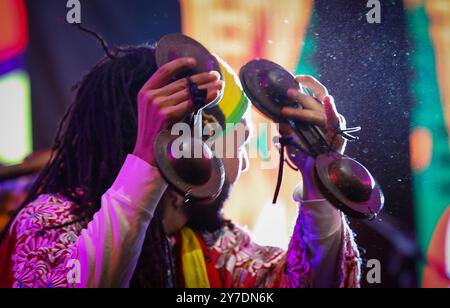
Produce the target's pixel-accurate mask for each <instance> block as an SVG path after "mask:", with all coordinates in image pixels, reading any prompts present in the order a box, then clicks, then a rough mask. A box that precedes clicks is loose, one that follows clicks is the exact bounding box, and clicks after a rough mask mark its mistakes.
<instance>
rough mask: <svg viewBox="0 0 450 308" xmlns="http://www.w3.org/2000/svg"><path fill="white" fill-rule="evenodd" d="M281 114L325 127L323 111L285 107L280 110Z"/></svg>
mask: <svg viewBox="0 0 450 308" xmlns="http://www.w3.org/2000/svg"><path fill="white" fill-rule="evenodd" d="M281 115H282V116H284V117H287V118H291V119H293V120H297V121H300V122H305V123H309V124H313V125H318V126H320V127H325V115H324V114H323V112H318V111H315V110H308V109H295V108H290V107H286V108H283V109H282V110H281Z"/></svg>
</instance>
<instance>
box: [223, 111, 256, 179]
mask: <svg viewBox="0 0 450 308" xmlns="http://www.w3.org/2000/svg"><path fill="white" fill-rule="evenodd" d="M239 126H240V127H239V128H238V129H236V130H234V131H233V132H231V133H229V134H228V135H227V136H226V137H225V138H224V139H225V140H224V145H225V146H224V148H225V149H226V147H227V146H228V145H233V154H234V155H233V156H232V157H225V158H223V159H222V161H223V164H224V168H225V177H226V180H227V182H228V183H229V184H230V185H231V186H233V185H234V184H235V183H236V182H237V181H238V180H239V177H240V175H241V173H242V172H245V171H247V170H248V168H249V167H250V165H249V160H248V153H247V149H246V145H247V144H248V142H249V140H250V135H251V132H250V127H249V125H248V120H247V119H244V120H243V121H242V122H241V125H239ZM225 153H226V150H225ZM224 156H225V155H224Z"/></svg>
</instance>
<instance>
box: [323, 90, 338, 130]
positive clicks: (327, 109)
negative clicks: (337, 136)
mask: <svg viewBox="0 0 450 308" xmlns="http://www.w3.org/2000/svg"><path fill="white" fill-rule="evenodd" d="M323 106H324V113H325V120H326V128H327V130H329V131H332V132H334V131H335V130H336V129H339V128H340V124H341V120H340V117H339V116H340V115H339V113H338V112H337V110H336V105H335V104H334V99H333V97H332V96H330V95H327V96H325V98H324V100H323Z"/></svg>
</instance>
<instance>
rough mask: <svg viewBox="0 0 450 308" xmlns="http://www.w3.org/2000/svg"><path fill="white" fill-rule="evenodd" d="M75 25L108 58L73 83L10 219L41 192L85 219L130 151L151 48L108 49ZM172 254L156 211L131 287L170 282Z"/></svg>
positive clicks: (151, 63)
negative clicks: (49, 144)
mask: <svg viewBox="0 0 450 308" xmlns="http://www.w3.org/2000/svg"><path fill="white" fill-rule="evenodd" d="M79 28H80V29H81V30H82V31H85V32H88V33H90V34H92V35H95V37H96V38H97V39H98V40H99V41H100V42H101V43H102V46H103V48H104V49H105V52H106V55H107V56H106V57H105V58H103V59H102V60H101V61H100V62H99V63H98V64H97V65H95V66H94V68H93V69H92V70H91V71H90V72H89V73H88V74H87V75H86V76H85V77H84V78H83V79H82V80H81V81H80V82H79V83H78V84H77V85H76V86H75V87H74V90H76V97H75V100H74V102H73V103H72V104H71V105H70V107H69V108H68V110H67V112H66V114H65V115H64V117H63V119H62V121H61V122H60V124H59V128H58V132H57V134H56V137H55V140H54V146H53V151H52V153H53V154H52V157H51V160H50V161H49V163H48V164H47V166H46V167H45V168H44V170H43V171H42V172H41V173H40V175H39V177H38V178H37V180H36V182H35V183H34V185H33V186H32V188H31V190H30V191H29V194H28V196H27V197H26V199H25V201H24V202H23V203H22V205H21V206H20V208H19V209H18V211H17V212H16V213H15V214H14V215H13V218H12V220H11V222H12V221H13V220H14V218H15V217H16V216H17V215H18V213H19V212H20V211H21V210H22V209H23V208H24V207H26V206H27V205H28V204H29V203H30V202H33V201H34V200H36V198H37V197H38V196H39V195H41V194H61V195H63V196H64V197H66V198H68V199H70V200H71V201H73V202H74V203H75V204H77V206H78V207H77V210H76V211H77V213H76V214H77V216H78V217H81V219H80V220H78V221H74V222H72V223H77V222H81V221H84V222H86V223H87V222H89V221H90V220H92V217H93V215H94V213H96V212H97V211H98V210H99V209H100V206H101V197H102V195H103V194H104V193H105V192H106V191H107V189H108V188H109V187H110V186H111V185H112V183H113V181H114V180H115V178H116V177H117V175H118V173H119V171H120V169H121V167H122V165H123V163H124V162H125V159H126V156H127V154H129V153H132V151H133V149H134V146H135V142H136V135H137V118H138V117H137V94H138V92H139V90H140V88H141V87H142V86H143V85H144V83H145V82H146V81H147V80H148V79H149V78H150V77H151V76H152V75H153V74H154V72H155V71H156V69H157V67H156V64H155V48H154V46H150V45H141V46H134V47H124V48H117V49H113V50H110V49H108V47H107V44H106V43H105V41H104V40H103V39H102V38H101V37H100V36H99V35H98V34H96V33H95V32H93V31H90V30H87V29H86V28H83V27H81V26H79ZM11 222H10V225H11ZM69 224H70V223H69ZM10 225H9V226H8V227H7V228H6V230H5V231H4V233H3V234H2V236H1V238H0V241H3V239H4V238H5V236H6V233H7V232H8V229H9V227H10ZM60 227H61V228H62V227H64V226H60ZM43 232H45V230H43ZM171 258H172V257H171V252H170V248H169V244H168V241H167V238H166V235H165V233H164V228H163V225H162V219H161V213H160V211H159V210H158V211H157V212H156V213H155V217H154V218H153V220H152V223H151V224H150V227H149V228H148V230H147V234H146V239H145V242H144V246H143V250H142V255H141V257H140V261H139V263H138V268H137V269H136V271H135V275H134V276H133V279H132V281H131V286H133V287H167V286H169V285H170V282H169V277H170V276H172V275H170V273H171V271H172V267H171V264H172V261H171ZM172 272H173V271H172Z"/></svg>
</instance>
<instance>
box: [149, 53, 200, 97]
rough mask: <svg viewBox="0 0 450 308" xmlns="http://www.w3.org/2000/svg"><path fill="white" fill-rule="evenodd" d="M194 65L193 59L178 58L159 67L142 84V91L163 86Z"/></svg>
mask: <svg viewBox="0 0 450 308" xmlns="http://www.w3.org/2000/svg"><path fill="white" fill-rule="evenodd" d="M195 65H196V61H195V59H193V58H179V59H176V60H174V61H172V62H169V63H167V64H165V65H163V66H162V67H160V68H159V69H158V70H157V71H156V72H155V73H154V74H153V76H152V77H150V79H149V80H148V81H147V82H146V83H145V84H144V86H143V87H142V91H147V90H152V89H158V88H161V87H163V86H165V85H167V83H168V82H170V80H171V79H172V78H173V76H174V75H176V74H177V73H179V72H182V71H183V70H187V69H191V68H193V67H194V66H195Z"/></svg>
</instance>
